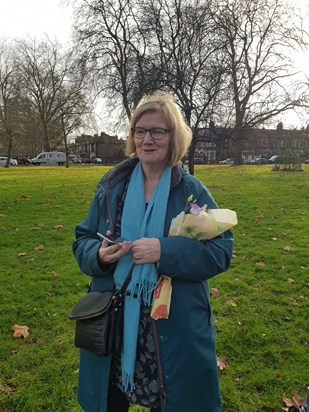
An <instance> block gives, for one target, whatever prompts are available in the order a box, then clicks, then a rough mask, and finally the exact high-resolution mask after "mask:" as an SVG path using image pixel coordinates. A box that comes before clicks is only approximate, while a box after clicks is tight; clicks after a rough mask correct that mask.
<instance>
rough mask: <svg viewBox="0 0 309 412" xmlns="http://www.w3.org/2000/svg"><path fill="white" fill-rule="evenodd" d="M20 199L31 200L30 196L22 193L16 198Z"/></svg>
mask: <svg viewBox="0 0 309 412" xmlns="http://www.w3.org/2000/svg"><path fill="white" fill-rule="evenodd" d="M18 197H19V198H20V199H31V196H30V195H26V194H24V193H22V194H21V195H19V196H18Z"/></svg>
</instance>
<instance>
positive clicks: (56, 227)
mask: <svg viewBox="0 0 309 412" xmlns="http://www.w3.org/2000/svg"><path fill="white" fill-rule="evenodd" d="M61 228H63V225H56V226H54V227H53V230H54V231H56V232H58V231H59V230H60V229H61Z"/></svg>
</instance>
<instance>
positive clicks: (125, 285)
mask: <svg viewBox="0 0 309 412" xmlns="http://www.w3.org/2000/svg"><path fill="white" fill-rule="evenodd" d="M134 266H135V263H132V265H131V267H130V269H129V272H128V274H127V276H126V278H125V280H124V282H123V284H122V286H121V288H120V289H119V291H118V293H119V294H123V293H125V291H126V289H127V287H128V284H129V283H130V281H131V277H132V273H133V269H134Z"/></svg>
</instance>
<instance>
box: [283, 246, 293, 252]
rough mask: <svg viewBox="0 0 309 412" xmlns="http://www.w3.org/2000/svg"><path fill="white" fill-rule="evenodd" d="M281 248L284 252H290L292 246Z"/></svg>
mask: <svg viewBox="0 0 309 412" xmlns="http://www.w3.org/2000/svg"><path fill="white" fill-rule="evenodd" d="M282 249H283V250H285V251H286V252H290V251H291V250H293V248H292V246H284V247H283V248H282Z"/></svg>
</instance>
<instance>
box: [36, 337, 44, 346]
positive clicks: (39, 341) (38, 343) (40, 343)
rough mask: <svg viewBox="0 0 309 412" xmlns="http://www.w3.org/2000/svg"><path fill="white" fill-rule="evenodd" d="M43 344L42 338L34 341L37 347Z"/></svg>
mask: <svg viewBox="0 0 309 412" xmlns="http://www.w3.org/2000/svg"><path fill="white" fill-rule="evenodd" d="M44 343H45V339H44V338H39V339H37V341H36V344H37V345H43V344H44Z"/></svg>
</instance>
